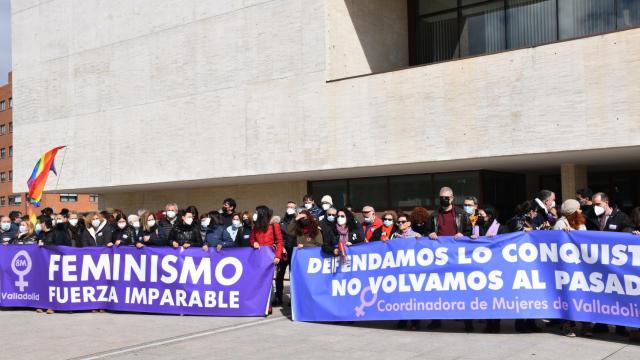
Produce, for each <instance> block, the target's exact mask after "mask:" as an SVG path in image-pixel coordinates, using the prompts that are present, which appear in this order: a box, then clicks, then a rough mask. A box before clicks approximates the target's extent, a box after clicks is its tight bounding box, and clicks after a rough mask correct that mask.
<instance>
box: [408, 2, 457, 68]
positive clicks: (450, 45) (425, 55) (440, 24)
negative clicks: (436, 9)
mask: <svg viewBox="0 0 640 360" xmlns="http://www.w3.org/2000/svg"><path fill="white" fill-rule="evenodd" d="M416 38H417V41H418V46H417V47H416V52H417V56H418V63H423V64H424V63H426V64H428V63H432V62H437V61H444V60H450V59H453V58H457V57H459V52H458V13H457V11H451V12H447V13H444V14H440V15H436V16H428V17H423V18H420V19H419V20H418V26H417V34H416Z"/></svg>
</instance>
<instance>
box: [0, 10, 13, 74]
mask: <svg viewBox="0 0 640 360" xmlns="http://www.w3.org/2000/svg"><path fill="white" fill-rule="evenodd" d="M9 70H11V0H0V84H5V83H6V82H7V73H8V72H9Z"/></svg>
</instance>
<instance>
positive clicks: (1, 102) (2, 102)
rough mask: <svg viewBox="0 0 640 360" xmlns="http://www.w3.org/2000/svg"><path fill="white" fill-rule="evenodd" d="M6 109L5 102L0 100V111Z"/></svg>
mask: <svg viewBox="0 0 640 360" xmlns="http://www.w3.org/2000/svg"><path fill="white" fill-rule="evenodd" d="M6 109H7V102H6V101H4V100H2V101H0V111H5V110H6Z"/></svg>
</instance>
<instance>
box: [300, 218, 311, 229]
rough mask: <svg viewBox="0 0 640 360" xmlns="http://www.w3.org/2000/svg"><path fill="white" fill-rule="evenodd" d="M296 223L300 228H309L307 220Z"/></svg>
mask: <svg viewBox="0 0 640 360" xmlns="http://www.w3.org/2000/svg"><path fill="white" fill-rule="evenodd" d="M298 223H299V224H300V226H302V227H307V226H309V220H307V219H300V220H298Z"/></svg>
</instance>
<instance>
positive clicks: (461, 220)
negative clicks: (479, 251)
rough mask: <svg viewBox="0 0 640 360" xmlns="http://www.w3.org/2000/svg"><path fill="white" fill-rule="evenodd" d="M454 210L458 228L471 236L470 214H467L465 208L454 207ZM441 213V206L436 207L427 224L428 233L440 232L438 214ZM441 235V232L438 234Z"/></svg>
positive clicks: (463, 233)
mask: <svg viewBox="0 0 640 360" xmlns="http://www.w3.org/2000/svg"><path fill="white" fill-rule="evenodd" d="M453 212H454V215H455V219H456V230H457V231H458V232H459V233H461V234H462V235H465V236H471V231H472V227H471V221H469V215H467V213H466V212H464V210H462V209H460V208H457V207H455V206H454V207H453ZM439 213H440V208H438V209H436V210H435V211H434V212H433V215H432V216H431V219H429V221H428V222H427V224H426V230H427V235H428V234H431V233H433V232H434V233H436V234H438V214H439ZM438 235H440V234H438Z"/></svg>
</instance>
